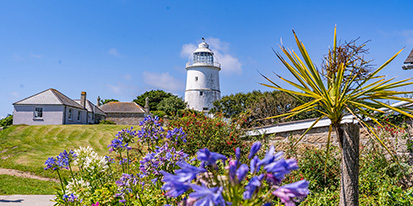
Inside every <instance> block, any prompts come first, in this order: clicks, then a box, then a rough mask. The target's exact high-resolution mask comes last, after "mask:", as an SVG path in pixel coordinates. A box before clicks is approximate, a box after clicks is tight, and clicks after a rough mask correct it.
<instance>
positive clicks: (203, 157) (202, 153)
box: [196, 148, 227, 166]
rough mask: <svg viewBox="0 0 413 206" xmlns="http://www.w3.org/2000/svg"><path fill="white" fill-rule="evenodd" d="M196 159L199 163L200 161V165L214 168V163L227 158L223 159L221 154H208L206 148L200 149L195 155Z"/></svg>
mask: <svg viewBox="0 0 413 206" xmlns="http://www.w3.org/2000/svg"><path fill="white" fill-rule="evenodd" d="M196 154H197V157H198V160H199V161H202V163H204V164H206V165H213V166H214V165H215V166H216V161H217V160H226V159H227V157H225V156H224V155H222V154H219V153H215V152H210V151H209V150H208V148H204V149H200V150H199V151H198V152H197V153H196Z"/></svg>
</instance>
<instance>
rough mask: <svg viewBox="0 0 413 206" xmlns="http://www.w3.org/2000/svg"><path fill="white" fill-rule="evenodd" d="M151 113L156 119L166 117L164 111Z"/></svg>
mask: <svg viewBox="0 0 413 206" xmlns="http://www.w3.org/2000/svg"><path fill="white" fill-rule="evenodd" d="M151 113H152V114H153V115H154V116H157V117H160V118H162V117H164V116H165V115H166V113H165V112H164V111H159V110H157V111H151Z"/></svg>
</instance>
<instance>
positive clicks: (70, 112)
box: [67, 109, 72, 120]
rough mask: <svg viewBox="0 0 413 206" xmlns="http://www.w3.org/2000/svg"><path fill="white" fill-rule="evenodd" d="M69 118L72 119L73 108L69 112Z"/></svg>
mask: <svg viewBox="0 0 413 206" xmlns="http://www.w3.org/2000/svg"><path fill="white" fill-rule="evenodd" d="M67 119H68V120H72V109H69V114H68V115H67Z"/></svg>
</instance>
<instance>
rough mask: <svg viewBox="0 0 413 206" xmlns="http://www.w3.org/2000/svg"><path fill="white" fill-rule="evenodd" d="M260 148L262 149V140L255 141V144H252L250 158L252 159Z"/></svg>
mask: <svg viewBox="0 0 413 206" xmlns="http://www.w3.org/2000/svg"><path fill="white" fill-rule="evenodd" d="M260 149H261V142H260V141H257V142H254V144H252V147H251V151H250V154H249V155H248V159H251V158H252V157H253V156H254V155H255V154H256V153H257V152H258V150H260Z"/></svg>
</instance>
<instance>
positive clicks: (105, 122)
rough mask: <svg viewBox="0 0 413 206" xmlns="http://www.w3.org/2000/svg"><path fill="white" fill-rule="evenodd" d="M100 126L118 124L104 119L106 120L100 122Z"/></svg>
mask: <svg viewBox="0 0 413 206" xmlns="http://www.w3.org/2000/svg"><path fill="white" fill-rule="evenodd" d="M99 124H116V123H115V122H113V121H110V120H106V119H104V120H102V121H100V122H99Z"/></svg>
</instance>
